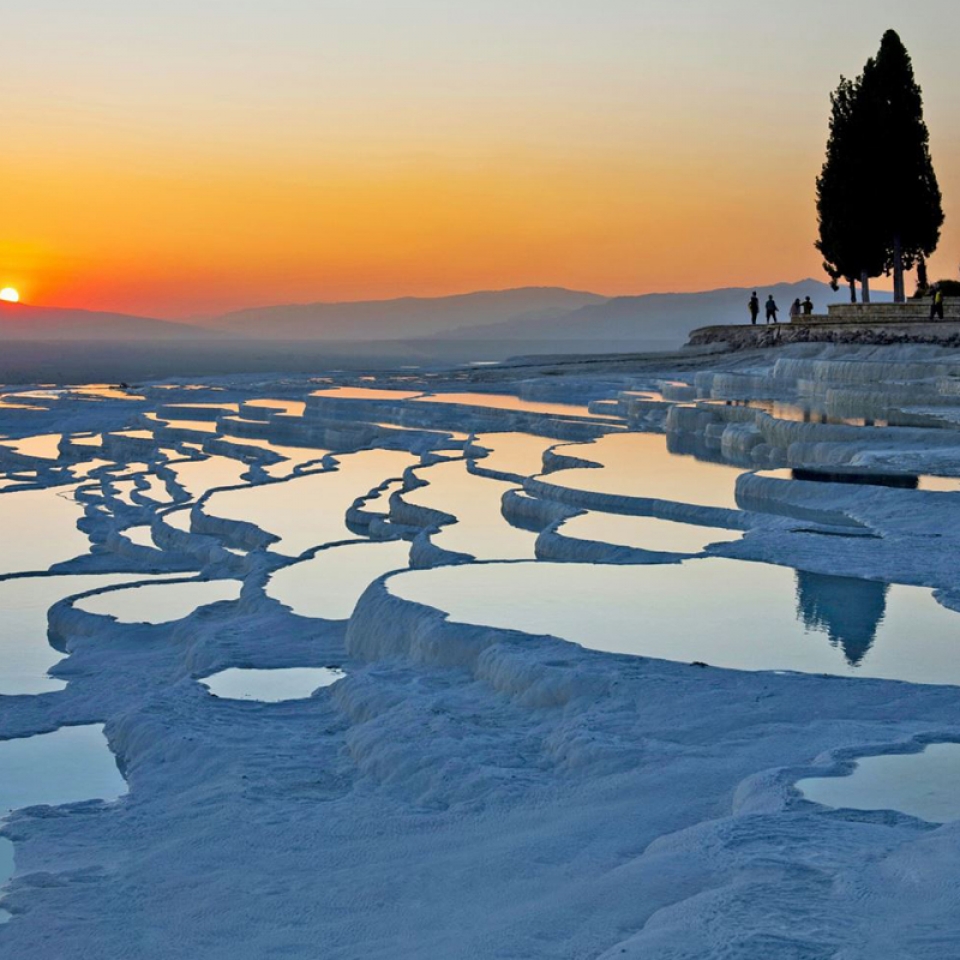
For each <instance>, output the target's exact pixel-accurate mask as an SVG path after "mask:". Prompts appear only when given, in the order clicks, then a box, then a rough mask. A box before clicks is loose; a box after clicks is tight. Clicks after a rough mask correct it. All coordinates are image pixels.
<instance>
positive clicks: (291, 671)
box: [200, 667, 346, 703]
mask: <svg viewBox="0 0 960 960" xmlns="http://www.w3.org/2000/svg"><path fill="white" fill-rule="evenodd" d="M344 676H346V674H344V672H343V671H342V670H337V669H334V668H332V667H286V668H279V669H276V670H244V669H238V668H231V669H230V670H223V671H221V672H220V673H215V674H213V676H210V677H205V678H204V679H203V680H201V681H200V683H202V684H203V685H204V686H205V687H206V688H207V689H208V690H209V691H210V693H212V694H213V695H214V696H215V697H218V698H219V699H221V700H257V701H259V702H260V703H281V702H283V701H284V700H304V699H306V698H307V697H309V696H310V694H312V693H313V691H314V690H319V689H320V688H321V687H329V686H330V685H331V684H334V683H336V682H337V681H338V680H341V679H343V677H344Z"/></svg>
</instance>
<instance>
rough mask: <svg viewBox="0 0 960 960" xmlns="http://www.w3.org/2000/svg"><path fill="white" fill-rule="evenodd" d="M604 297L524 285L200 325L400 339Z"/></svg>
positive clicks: (557, 314)
mask: <svg viewBox="0 0 960 960" xmlns="http://www.w3.org/2000/svg"><path fill="white" fill-rule="evenodd" d="M605 299H606V298H605V297H601V296H598V295H597V294H594V293H581V292H578V291H574V290H564V289H562V288H559V287H523V288H520V289H517V290H497V291H483V292H479V293H465V294H460V295H459V296H453V297H432V298H426V297H403V298H400V299H397V300H367V301H358V302H354V303H306V304H289V305H286V306H273V307H256V308H253V309H249V310H238V311H236V312H233V313H227V314H224V315H223V316H220V317H215V318H213V319H212V320H206V321H204V325H205V326H207V327H210V328H212V329H215V330H219V331H222V332H224V333H229V334H232V335H234V336H244V337H257V338H260V339H269V340H351V341H358V340H402V339H406V338H411V337H429V336H436V335H438V334H446V333H448V332H449V331H451V330H455V329H457V328H460V327H471V326H475V325H478V324H498V323H502V324H505V325H507V326H511V325H513V324H525V323H533V324H536V323H543V324H546V325H549V324H550V323H552V322H556V321H558V320H559V319H561V318H563V317H564V316H566V315H567V314H569V313H571V312H573V311H574V310H578V309H580V308H581V307H585V306H589V305H595V304H600V303H603V302H604V301H605Z"/></svg>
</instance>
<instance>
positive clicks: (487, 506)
mask: <svg viewBox="0 0 960 960" xmlns="http://www.w3.org/2000/svg"><path fill="white" fill-rule="evenodd" d="M417 476H418V477H420V479H422V480H426V481H427V483H428V485H427V486H425V487H418V488H417V489H416V490H411V491H409V492H408V493H404V494H403V499H404V500H405V501H406V502H407V503H413V504H417V505H418V506H422V507H431V508H432V509H434V510H441V511H443V512H444V513H447V514H450V515H452V516H454V517H456V518H457V522H456V523H452V524H446V525H445V526H443V527H441V528H440V531H439V532H438V533H435V534H434V535H433V536H432V537H431V540H432V542H433V543H434V544H436V545H437V546H438V547H442V548H443V549H444V550H452V551H453V552H454V553H465V554H469V555H470V556H472V557H475V558H476V559H477V560H515V559H531V560H532V559H533V557H534V555H535V549H534V548H535V545H536V540H537V538H536V535H535V534H533V533H530V532H528V531H526V530H518V529H516V527H511V526H510V524H508V523H507V521H506V520H504V519H503V515H502V513H501V511H500V501H501V499H502V498H503V495H504V493H505V492H506V491H507V490H515V489H516V488H517V485H516V484H515V483H509V482H505V481H501V480H490V479H487V478H486V477H480V476H476V475H475V474H472V473H470V472H469V471H468V470H467V464H466V462H465V461H463V460H449V461H445V462H441V463H437V464H434V465H432V466H430V467H426V468H424V469H422V470H418V471H417Z"/></svg>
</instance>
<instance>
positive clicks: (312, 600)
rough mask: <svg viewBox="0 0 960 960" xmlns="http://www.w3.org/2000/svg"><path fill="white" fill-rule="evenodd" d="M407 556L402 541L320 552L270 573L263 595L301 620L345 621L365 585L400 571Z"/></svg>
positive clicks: (407, 558)
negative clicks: (298, 616) (283, 605)
mask: <svg viewBox="0 0 960 960" xmlns="http://www.w3.org/2000/svg"><path fill="white" fill-rule="evenodd" d="M409 557H410V544H409V543H407V542H406V541H404V540H390V541H386V542H382V543H378V542H374V541H369V542H362V543H352V544H349V545H345V546H341V547H332V548H330V549H329V550H321V551H320V552H319V553H318V554H317V555H316V556H315V557H314V558H313V559H312V560H302V561H301V562H300V563H294V564H292V565H291V566H289V567H283V568H282V569H280V570H278V571H277V572H276V573H274V574H273V575H272V576H271V577H270V581H269V583H268V584H267V596H270V597H273V598H274V599H275V600H279V601H280V603H283V604H286V605H287V606H288V607H290V609H291V610H293V612H294V613H296V614H299V615H300V616H302V617H320V618H323V619H325V620H346V619H347V618H348V617H349V616H350V614H351V613H353V608H354V607H355V606H356V603H357V600H358V599H359V598H360V594H361V593H363V591H364V590H366V589H367V587H368V586H369V584H370V583H371V582H372V581H373V580H376V578H377V577H379V576H381V575H382V574H384V573H387V572H388V571H390V570H403V569H404V568H405V567H406V566H407V563H408V560H409Z"/></svg>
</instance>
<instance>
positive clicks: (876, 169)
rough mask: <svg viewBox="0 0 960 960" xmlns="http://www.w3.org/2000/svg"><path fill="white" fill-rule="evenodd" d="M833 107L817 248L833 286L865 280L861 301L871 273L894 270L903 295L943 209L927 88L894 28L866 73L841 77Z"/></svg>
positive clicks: (930, 246) (933, 239)
mask: <svg viewBox="0 0 960 960" xmlns="http://www.w3.org/2000/svg"><path fill="white" fill-rule="evenodd" d="M831 105H832V113H831V119H830V138H829V141H828V143H827V158H826V162H825V163H824V166H823V171H822V172H821V175H820V177H819V178H818V180H817V212H818V214H819V217H820V239H819V241H818V243H817V249H818V250H820V252H821V253H822V254H823V256H824V260H825V262H824V268H825V269H826V271H827V272H828V273H829V274H830V276H831V277H832V278H833V280H834V282H836V281H837V280H838V279H839V278H840V277H843V278H845V279H847V280H848V281H849V282H850V284H851V290H853V289H854V282H855V279H856V278H857V277H859V278H860V279H861V280H862V282H863V284H864V300H868V299H869V278H870V277H875V276H879V275H880V274H881V273H888V274H889V273H890V272H891V271H892V272H893V275H894V297H895V299H896V300H898V301H903V300H904V299H905V296H904V283H903V272H904V270H905V269H911V268H912V267H914V266H915V265H916V264H917V263H919V262H920V260H921V259H922V258H926V257H928V256H929V255H930V254H931V253H933V251H934V250H935V249H936V246H937V243H938V241H939V239H940V227H941V226H942V225H943V208H942V205H941V197H940V188H939V186H938V184H937V177H936V174H935V173H934V170H933V163H932V161H931V159H930V147H929V143H930V136H929V133H928V131H927V127H926V124H925V123H924V120H923V98H922V94H921V91H920V87H919V86H918V85H917V82H916V80H915V78H914V75H913V65H912V64H911V62H910V55H909V54H908V53H907V51H906V48H905V47H904V46H903V43H902V42H901V40H900V38H899V37H898V36H897V34H896V33H895V32H894V31H893V30H888V31H887V32H886V33H885V34H884V36H883V40H882V42H881V44H880V52H879V53H878V54H877V56H876V57H875V58H871V59H870V60H868V61H867V63H866V66H865V67H864V70H863V74H862V75H861V76H860V77H858V78H857V79H856V80H855V81H851V80H844V79H842V78H841V81H840V86H839V87H838V88H837V90H836V91H835V92H834V93H833V94H832V96H831Z"/></svg>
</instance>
